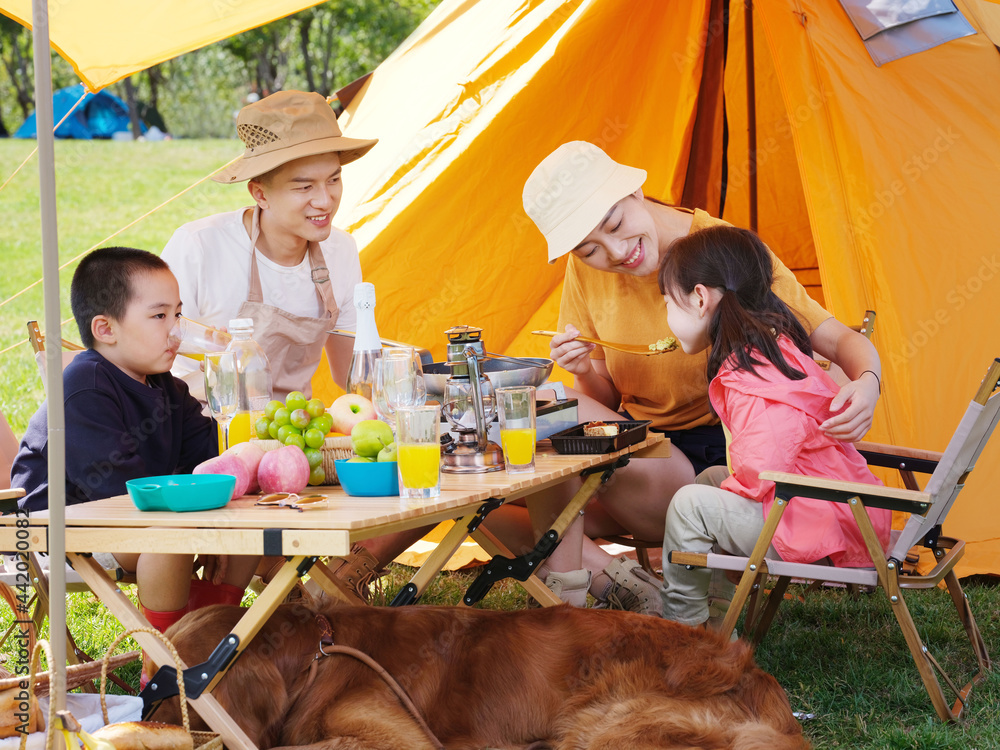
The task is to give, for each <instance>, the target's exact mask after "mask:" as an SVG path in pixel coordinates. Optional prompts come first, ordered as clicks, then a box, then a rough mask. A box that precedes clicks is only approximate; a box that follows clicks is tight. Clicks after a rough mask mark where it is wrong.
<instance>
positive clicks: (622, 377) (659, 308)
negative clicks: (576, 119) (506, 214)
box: [522, 141, 881, 598]
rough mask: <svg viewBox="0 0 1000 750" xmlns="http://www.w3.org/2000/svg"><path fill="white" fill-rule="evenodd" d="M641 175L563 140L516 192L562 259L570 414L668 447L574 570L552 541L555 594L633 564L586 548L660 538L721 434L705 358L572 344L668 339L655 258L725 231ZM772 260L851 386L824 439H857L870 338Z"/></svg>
mask: <svg viewBox="0 0 1000 750" xmlns="http://www.w3.org/2000/svg"><path fill="white" fill-rule="evenodd" d="M645 180H646V172H645V171H644V170H642V169H636V168H633V167H629V166H625V165H622V164H618V163H617V162H615V161H614V160H612V159H611V158H610V157H609V156H608V155H607V154H606V153H605V152H604V151H602V150H601V149H600V148H598V147H597V146H594V145H593V144H590V143H586V142H584V141H574V142H570V143H565V144H563V145H562V146H560V147H559V148H557V149H556V150H555V151H553V152H552V153H551V154H549V155H548V156H547V157H545V159H543V160H542V162H541V163H540V164H539V165H538V166H537V167H536V168H535V169H534V171H533V172H532V173H531V175H530V176H529V177H528V180H527V182H526V183H525V186H524V192H523V196H522V198H523V203H524V209H525V211H526V213H527V214H528V216H529V217H530V218H531V219H532V221H534V223H535V225H536V226H537V227H538V229H539V231H540V232H541V233H542V235H543V236H544V237H545V240H546V245H547V251H548V261H549V263H554V262H555V261H557V260H558V259H559V258H561V257H563V256H565V255H569V256H570V258H569V263H568V265H567V267H566V277H565V281H564V285H563V298H562V302H561V305H560V311H559V327H560V330H565V332H564V333H561V334H559V335H557V336H553V338H552V341H551V354H552V358H553V359H554V360H555V361H556V362H557V363H558V364H559V365H560V366H561V367H563V368H564V369H566V370H568V371H569V372H571V373H573V375H574V378H575V387H576V389H577V390H578V391H580V392H581V394H582V397H581V403H580V416H581V419H583V420H588V421H589V420H607V419H615V418H619V419H620V418H621V412H624V413H626V414H628V416H629V418H632V419H642V420H650V421H651V422H652V425H651V426H652V428H653V429H656V430H658V431H662V432H665V433H666V434H667V435H668V436H669V437H670V439H671V442H672V445H673V447H674V448H675V449H676V450H674V451H673V452H672V455H671V456H670V457H669V458H656V459H652V458H650V459H637V460H634V461H632V462H631V463H630V464H629V466H628V467H627V468H626V469H624V470H622V471H620V472H618V473H617V474H616V476H615V482H614V483H611V484H609V485H608V487H607V489H606V491H605V492H602V493H601V495H600V496H599V498H598V499H597V500H596V501H595V503H594V504H592V505H591V506H590V508H588V511H587V516H586V519H585V529H586V537H585V538H584V541H583V543H584V549H583V554H582V561H583V567H584V570H582V571H579V570H572V569H571V568H570V567H569V565H572V564H573V563H571V562H569V561H574V562H575V561H579V560H580V559H581V557H580V550H579V549H577V550H575V551H572V550H570V549H569V548H568V546H567V549H565V550H564V549H563V548H562V547H563V546H566V545H561V546H560V548H559V549H557V551H556V553H555V555H553V557H552V558H550V561H549V566H550V568H549V569H550V570H552V571H562V572H557V573H553V574H550V575H551V576H554V579H553V580H554V581H555V585H556V586H558V587H563V589H564V591H565V588H566V586H565V581H559V579H560V578H567V577H568V580H572V581H573V582H575V583H576V585H581V584H582V582H583V581H584V579H585V578H587V577H590V576H589V575H587V576H584V575H582V574H583V573H589V574H593V576H592V584H591V588H590V591H591V593H593V594H594V595H595V596H598V598H600V597H601V594H602V591H603V587H606V586H607V585H608V584H607V580H606V576H607V577H610V578H614V576H613V575H611V572H613V571H614V570H615V569H616V568H617V567H618V566H619V565H625V566H628V565H630V564H631V565H634V563H628V562H627V561H625V560H623V559H620V560H613V559H612V558H611V557H610V556H609V555H607V554H606V553H604V552H603V550H601V549H600V548H599V547H597V546H596V545H595V544H593V543H592V542H591V541H590V539H592V538H599V537H601V536H605V535H614V534H622V533H631V534H633V535H634V536H635V538H637V539H644V540H651V541H655V540H659V539H662V538H663V531H664V519H665V516H666V509H667V505H668V504H669V503H670V499H671V497H672V496H673V494H674V492H675V491H676V490H677V489H679V488H680V487H682V486H684V485H685V484H690V483H692V482H694V480H695V476H696V475H697V474H699V473H700V472H702V471H704V470H706V469H708V468H709V467H711V466H715V465H720V464H721V465H723V466H724V465H725V446H726V444H725V436H724V435H723V432H722V428H721V426H720V425H719V424H718V419H717V418H716V417H715V415H713V414H712V411H711V409H710V406H709V401H708V383H707V381H706V374H705V373H706V359H705V358H706V354H704V353H702V354H700V355H697V356H686V355H684V354H683V353H681V352H677V353H674V354H668V355H664V356H659V357H637V356H634V355H630V354H621V353H618V352H614V351H611V350H605V349H603V348H601V347H599V346H596V345H594V344H589V343H586V342H583V341H580V340H578V339H577V336H579V335H581V334H582V335H585V336H588V337H591V338H597V339H601V340H604V341H616V342H622V343H633V344H649V343H651V342H653V341H656V340H658V339H662V338H664V337H667V336H669V335H670V328H669V326H668V325H667V313H666V308H665V305H664V303H663V298H662V295H661V294H660V291H659V286H658V280H657V273H656V272H657V269H658V266H659V263H660V259H661V258H662V257H664V256H665V254H666V253H667V252H669V248H670V245H671V243H672V242H673V241H674V240H675V239H678V238H680V237H683V236H686V235H687V234H689V233H690V232H694V231H697V230H699V229H703V228H705V227H709V226H714V225H717V224H724V223H725V222H722V221H720V220H719V219H714V218H712V217H711V216H709V215H708V214H707V213H705V212H704V211H700V210H695V211H688V210H687V209H681V208H676V207H672V206H667V205H664V204H661V203H658V202H656V201H653V200H650V199H648V198H645V197H644V196H643V193H642V189H641V188H642V185H643V183H644V182H645ZM772 261H773V263H774V276H775V282H774V286H773V289H774V292H775V293H776V294H777V295H778V296H779V297H780V298H781V299H783V300H784V301H785V302H786V303H787V304H788V305H789V307H791V308H792V309H793V310H795V311H796V312H797V313H798V315H799V316H800V318H801V319H802V321H803V323H804V325H805V327H806V330H808V331H811V335H810V343H811V344H812V347H813V349H814V350H815V351H816V352H817V353H818V354H820V355H821V356H823V357H825V358H827V359H830V360H832V361H834V362H836V363H837V364H838V365H839V366H840V367H841V368H842V369H843V370H844V372H845V373H846V374H847V376H848V377H849V378H850V379H851V380H850V382H848V383H846V384H845V385H844V386H843V388H842V389H841V391H840V393H839V394H838V395H837V397H836V398H834V399H833V401H832V402H831V404H830V411H831V413H832V414H833V415H834V416H832V417H831V418H830V419H828V420H826V422H825V423H824V425H823V429H824V430H825V431H826V432H827V434H828V435H830V436H831V437H833V438H837V439H840V440H849V441H853V440H859V439H860V438H861V437H862V436H863V435H864V434H865V433H866V432H867V431H868V429H869V427H870V426H871V423H872V417H873V414H874V411H875V405H876V403H877V401H878V398H879V393H880V383H879V379H880V377H881V376H880V373H881V365H880V363H879V358H878V353H877V352H876V351H875V348H874V347H873V346H872V344H871V342H870V341H868V339H866V338H865V337H864V336H862V335H861V334H859V333H857V332H855V331H852V330H851V329H849V328H847V327H846V326H844V325H843V324H841V323H840V322H838V321H837V320H835V319H834V318H833V317H832V316H831V315H830V314H829V313H828V312H826V311H825V310H824V309H823V308H822V307H821V306H820V305H818V304H817V303H816V302H814V301H813V300H812V299H811V298H810V297H809V295H808V293H807V292H806V290H805V289H804V288H803V287H802V286H801V285H800V284H799V283H798V282H797V281H796V280H795V277H794V276H793V275H792V273H791V272H790V271H789V270H788V269H787V268H786V267H785V266H784V265H783V264H782V263H781V261H780V260H779V259H778V258H777V257H776V256H773V254H772ZM708 476H709V475H706V477H702V479H701V481H703V482H704V481H708ZM536 506H537V504H536ZM552 510H557V509H552ZM609 566H610V567H611V571H609ZM602 573H603V574H604V575H602ZM574 576H575V577H574ZM550 583H551V582H550ZM570 588H572V585H571V586H570ZM564 598H565V594H564Z"/></svg>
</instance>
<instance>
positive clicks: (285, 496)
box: [254, 492, 327, 513]
mask: <svg viewBox="0 0 1000 750" xmlns="http://www.w3.org/2000/svg"><path fill="white" fill-rule="evenodd" d="M326 501H327V496H326V495H319V494H312V495H297V494H295V493H294V492H272V493H270V494H269V495H264V496H263V497H261V499H260V500H258V501H257V502H256V503H254V505H267V506H272V507H275V508H293V509H294V510H297V511H299V512H300V513H301V512H302V511H304V510H315V509H317V508H322V507H324V506H325V505H326Z"/></svg>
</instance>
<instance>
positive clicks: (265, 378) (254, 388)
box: [226, 318, 271, 445]
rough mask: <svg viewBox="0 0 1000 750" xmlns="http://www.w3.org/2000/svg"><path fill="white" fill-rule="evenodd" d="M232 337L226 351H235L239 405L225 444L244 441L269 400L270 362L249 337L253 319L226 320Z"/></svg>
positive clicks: (251, 331)
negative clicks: (227, 441)
mask: <svg viewBox="0 0 1000 750" xmlns="http://www.w3.org/2000/svg"><path fill="white" fill-rule="evenodd" d="M229 333H230V334H231V335H232V337H233V340H232V341H230V342H229V346H227V347H226V351H229V352H236V371H237V373H238V378H239V386H238V387H239V406H238V407H237V410H236V416H235V417H234V418H233V421H232V424H231V425H230V427H229V443H230V445H233V444H235V443H240V442H246V441H247V440H249V439H250V435H251V434H252V430H253V426H254V425H255V424H256V423H257V420H258V419H260V418H261V417H263V416H264V407H265V406H267V402H268V401H270V400H271V365H270V364H269V363H268V361H267V355H266V354H264V350H263V349H261V348H260V344H258V343H257V342H256V341H254V340H253V319H252V318H237V319H235V320H230V321H229Z"/></svg>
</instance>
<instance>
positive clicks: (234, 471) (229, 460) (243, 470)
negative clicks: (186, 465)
mask: <svg viewBox="0 0 1000 750" xmlns="http://www.w3.org/2000/svg"><path fill="white" fill-rule="evenodd" d="M308 463H309V462H308V461H307V462H306V464H307V465H308ZM192 474H229V475H230V476H234V477H236V486H235V487H233V496H232V497H231V498H230V500H235V499H236V498H238V497H242V496H243V495H245V494H247V490H248V489H249V488H250V470H249V469H248V468H247V465H246V464H245V463H244V462H243V461H241V460H240V459H239V458H237V457H236V456H234V455H232V454H231V453H223V454H222V455H221V456H216V457H215V458H210V459H208V460H207V461H202V462H201V463H200V464H198V465H197V466H195V467H194V471H193V472H192Z"/></svg>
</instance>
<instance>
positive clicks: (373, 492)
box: [333, 458, 399, 497]
mask: <svg viewBox="0 0 1000 750" xmlns="http://www.w3.org/2000/svg"><path fill="white" fill-rule="evenodd" d="M333 465H334V467H335V468H336V470H337V479H338V480H339V481H340V486H341V487H343V488H344V492H346V493H347V494H348V495H352V496H354V497H391V496H392V495H398V494H399V474H398V473H397V471H396V462H395V461H382V462H381V463H379V462H352V461H350V460H348V459H346V458H341V459H338V460H336V461H334V462H333Z"/></svg>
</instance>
